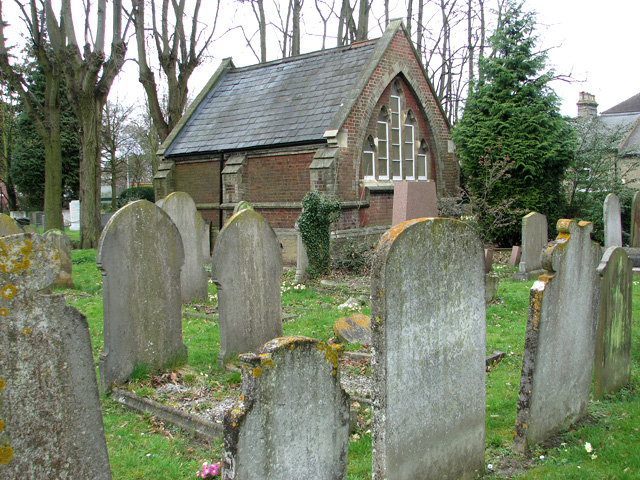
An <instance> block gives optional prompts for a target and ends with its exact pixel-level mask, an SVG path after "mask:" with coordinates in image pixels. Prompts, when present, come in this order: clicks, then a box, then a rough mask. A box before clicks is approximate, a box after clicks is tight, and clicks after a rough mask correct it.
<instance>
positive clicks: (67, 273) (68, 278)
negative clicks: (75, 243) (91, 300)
mask: <svg viewBox="0 0 640 480" xmlns="http://www.w3.org/2000/svg"><path fill="white" fill-rule="evenodd" d="M44 236H45V238H47V239H48V240H49V241H50V242H51V243H52V245H53V246H54V247H55V249H56V250H57V252H58V256H59V258H60V273H59V274H58V278H56V279H55V280H54V281H53V285H59V286H62V287H67V288H73V287H74V285H73V276H72V264H71V239H70V238H69V237H68V236H67V235H66V234H65V233H64V232H63V231H62V230H56V229H51V230H47V231H46V232H45V234H44Z"/></svg>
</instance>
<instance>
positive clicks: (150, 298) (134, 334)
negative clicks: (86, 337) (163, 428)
mask: <svg viewBox="0 0 640 480" xmlns="http://www.w3.org/2000/svg"><path fill="white" fill-rule="evenodd" d="M183 261H184V253H183V248H182V239H181V237H180V233H179V232H178V228H177V227H176V226H175V224H174V223H173V222H172V221H171V219H170V218H169V216H168V215H167V214H166V213H165V212H164V210H162V209H160V208H158V207H157V206H156V205H154V204H153V203H151V202H149V201H147V200H138V201H136V202H133V203H130V204H128V205H126V206H124V207H122V208H121V209H120V210H118V211H117V212H116V213H115V214H114V215H113V217H111V220H109V223H107V226H106V227H105V228H104V230H103V232H102V236H101V237H100V242H99V244H98V254H97V257H96V262H97V264H98V268H100V270H102V295H103V311H104V353H103V354H102V355H101V356H100V362H99V368H100V390H101V391H108V390H109V389H110V388H111V385H112V384H113V383H116V382H121V381H124V380H126V379H128V378H129V376H130V375H131V373H132V372H133V370H134V368H136V367H138V366H144V367H146V368H149V369H150V370H158V369H161V368H163V367H165V366H167V365H171V364H175V363H177V362H180V361H184V360H186V358H187V348H186V347H185V346H184V344H183V343H182V318H181V311H180V306H181V301H180V268H181V266H182V263H183Z"/></svg>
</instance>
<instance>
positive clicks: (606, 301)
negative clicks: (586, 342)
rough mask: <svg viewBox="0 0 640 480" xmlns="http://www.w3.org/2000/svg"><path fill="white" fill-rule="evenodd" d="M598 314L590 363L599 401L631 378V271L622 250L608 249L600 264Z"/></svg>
mask: <svg viewBox="0 0 640 480" xmlns="http://www.w3.org/2000/svg"><path fill="white" fill-rule="evenodd" d="M598 275H599V276H600V317H599V318H598V331H597V335H596V358H595V361H594V363H593V396H594V398H595V399H597V400H600V399H602V398H603V397H604V395H605V394H607V393H613V392H616V391H618V390H619V389H620V388H621V387H623V386H624V385H626V384H628V383H629V380H630V378H631V294H632V289H633V271H632V266H631V261H630V260H629V258H628V257H627V254H626V252H625V251H624V249H622V248H620V247H610V248H607V249H606V251H605V253H604V255H603V257H602V260H601V262H600V265H599V266H598Z"/></svg>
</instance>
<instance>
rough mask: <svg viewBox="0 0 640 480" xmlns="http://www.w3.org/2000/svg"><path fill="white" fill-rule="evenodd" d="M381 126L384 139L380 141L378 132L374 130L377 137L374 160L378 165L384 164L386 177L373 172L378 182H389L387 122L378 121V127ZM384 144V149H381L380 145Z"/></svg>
mask: <svg viewBox="0 0 640 480" xmlns="http://www.w3.org/2000/svg"><path fill="white" fill-rule="evenodd" d="M381 125H383V126H384V132H385V138H384V139H382V138H380V136H379V130H376V135H378V158H377V159H376V162H378V163H384V164H386V167H387V174H386V175H380V173H379V172H378V169H377V168H375V169H374V170H375V171H376V173H377V174H378V177H377V178H378V180H389V174H390V172H389V168H390V165H389V123H388V122H387V121H384V120H378V127H379V126H381ZM381 142H384V148H381V146H380V143H381Z"/></svg>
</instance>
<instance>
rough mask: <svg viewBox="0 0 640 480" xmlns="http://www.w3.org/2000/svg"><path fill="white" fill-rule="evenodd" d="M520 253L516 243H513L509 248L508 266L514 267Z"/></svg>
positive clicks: (518, 261)
mask: <svg viewBox="0 0 640 480" xmlns="http://www.w3.org/2000/svg"><path fill="white" fill-rule="evenodd" d="M521 255H522V251H521V250H520V247H519V246H518V245H514V246H513V248H511V256H510V257H509V266H510V267H515V266H516V265H518V264H519V263H520V256H521Z"/></svg>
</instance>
